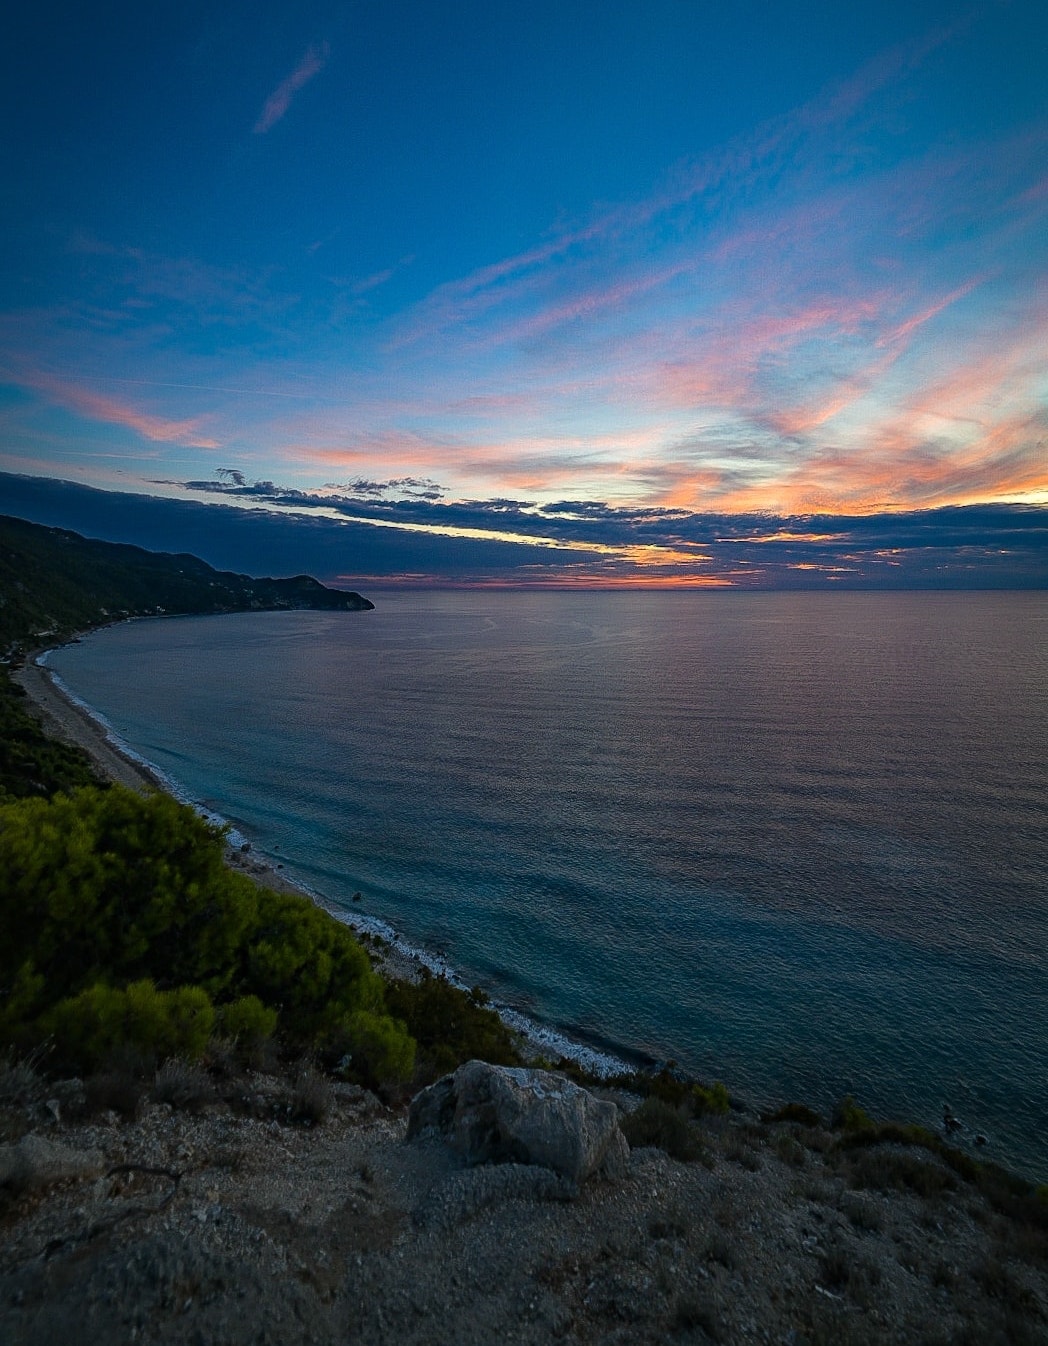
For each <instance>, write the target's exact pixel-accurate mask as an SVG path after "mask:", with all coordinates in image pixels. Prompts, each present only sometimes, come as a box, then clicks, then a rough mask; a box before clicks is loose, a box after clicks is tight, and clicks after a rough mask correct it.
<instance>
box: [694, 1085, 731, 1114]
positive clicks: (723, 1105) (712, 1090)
mask: <svg viewBox="0 0 1048 1346" xmlns="http://www.w3.org/2000/svg"><path fill="white" fill-rule="evenodd" d="M730 1108H731V1098H730V1096H729V1094H728V1090H727V1088H726V1087H725V1086H724V1085H723V1084H721V1082H720V1081H719V1080H717V1081H716V1083H714V1084H711V1085H710V1086H709V1087H708V1088H704V1087H703V1086H702V1085H701V1084H693V1085H692V1086H691V1109H692V1112H693V1113H694V1115H695V1116H696V1117H706V1116H713V1117H723V1116H724V1114H725V1113H727V1112H728V1111H729V1109H730Z"/></svg>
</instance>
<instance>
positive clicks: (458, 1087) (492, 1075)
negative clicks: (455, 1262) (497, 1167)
mask: <svg viewBox="0 0 1048 1346" xmlns="http://www.w3.org/2000/svg"><path fill="white" fill-rule="evenodd" d="M426 1136H440V1137H443V1138H444V1139H446V1140H447V1142H448V1143H449V1144H450V1145H451V1146H452V1147H453V1148H454V1149H455V1150H457V1151H458V1153H459V1154H461V1155H462V1157H463V1158H464V1159H465V1161H466V1162H467V1163H468V1164H484V1163H500V1162H501V1163H507V1162H508V1163H517V1164H538V1165H541V1166H542V1167H544V1168H550V1169H553V1171H554V1172H556V1173H560V1174H562V1175H563V1176H564V1177H565V1178H567V1179H568V1180H569V1181H571V1182H574V1183H580V1182H584V1181H585V1180H586V1179H587V1178H588V1177H590V1176H591V1175H592V1174H594V1173H598V1172H603V1173H605V1174H607V1175H609V1176H612V1177H615V1176H620V1175H621V1174H623V1173H624V1172H625V1170H626V1167H627V1164H628V1162H629V1146H628V1145H627V1143H626V1138H625V1136H624V1135H623V1134H622V1132H621V1131H620V1130H619V1114H618V1109H617V1108H616V1106H615V1104H614V1103H608V1102H604V1101H602V1100H601V1099H598V1098H594V1096H593V1095H592V1094H591V1093H589V1092H587V1090H585V1089H581V1088H580V1087H579V1086H578V1085H577V1084H573V1083H572V1082H571V1080H568V1079H565V1078H564V1076H563V1075H554V1074H552V1073H551V1072H550V1071H548V1070H523V1069H510V1068H509V1067H506V1066H491V1065H488V1064H487V1063H486V1062H484V1061H467V1062H466V1064H465V1065H463V1066H459V1068H458V1070H456V1071H455V1073H454V1074H453V1075H445V1076H444V1078H443V1079H441V1080H438V1081H437V1082H436V1084H433V1085H431V1086H430V1087H429V1088H428V1089H423V1090H422V1092H421V1093H419V1094H418V1095H416V1097H415V1099H414V1100H413V1101H412V1104H411V1110H410V1112H409V1113H408V1137H407V1138H408V1140H414V1139H416V1138H422V1137H426Z"/></svg>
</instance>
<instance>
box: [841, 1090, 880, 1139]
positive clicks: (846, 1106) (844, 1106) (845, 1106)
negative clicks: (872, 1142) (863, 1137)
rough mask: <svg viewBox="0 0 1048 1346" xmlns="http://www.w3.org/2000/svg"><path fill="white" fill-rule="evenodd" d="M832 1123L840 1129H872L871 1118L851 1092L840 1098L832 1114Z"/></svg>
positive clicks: (859, 1130)
mask: <svg viewBox="0 0 1048 1346" xmlns="http://www.w3.org/2000/svg"><path fill="white" fill-rule="evenodd" d="M833 1125H834V1126H835V1127H837V1128H839V1129H840V1130H842V1131H855V1132H862V1131H872V1130H873V1129H874V1123H873V1118H872V1117H871V1116H870V1115H869V1113H868V1112H865V1111H864V1110H863V1109H862V1108H860V1107H859V1105H858V1103H856V1101H855V1099H854V1098H852V1096H851V1094H848V1096H847V1097H846V1098H843V1099H841V1101H840V1103H838V1105H837V1109H836V1111H835V1112H834V1114H833Z"/></svg>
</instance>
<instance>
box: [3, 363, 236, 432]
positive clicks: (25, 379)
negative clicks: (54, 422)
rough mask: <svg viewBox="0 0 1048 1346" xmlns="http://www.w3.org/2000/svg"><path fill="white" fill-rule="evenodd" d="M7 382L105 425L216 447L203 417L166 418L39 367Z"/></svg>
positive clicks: (18, 373) (15, 373)
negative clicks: (203, 431)
mask: <svg viewBox="0 0 1048 1346" xmlns="http://www.w3.org/2000/svg"><path fill="white" fill-rule="evenodd" d="M5 381H7V382H10V383H13V384H14V385H15V386H17V387H21V388H23V389H26V390H28V391H32V392H34V393H38V394H39V395H40V396H42V397H44V398H46V399H47V401H48V402H50V403H51V404H52V405H54V406H59V407H63V408H65V409H66V410H67V411H73V412H75V413H76V414H77V415H79V416H86V417H88V418H89V419H90V420H93V421H101V422H102V423H104V424H106V425H117V426H121V427H123V428H124V429H127V430H133V431H135V433H136V434H138V435H141V436H142V438H143V439H148V440H150V441H152V442H153V443H159V444H179V445H182V446H184V447H188V448H195V449H217V448H218V447H219V443H218V441H217V440H215V439H212V438H211V437H210V436H207V435H204V434H202V433H201V430H202V426H203V418H202V417H199V416H196V417H188V418H176V419H172V418H168V417H165V416H158V415H154V414H152V413H150V412H147V411H142V410H141V409H140V408H138V407H136V406H133V405H132V404H130V403H128V402H122V401H118V400H117V399H116V398H113V397H107V396H105V395H104V394H102V393H98V392H96V391H95V390H94V389H92V388H89V387H87V386H85V385H83V384H79V383H74V382H71V381H69V380H67V379H62V378H59V377H57V376H55V375H53V374H49V373H46V372H44V371H40V370H18V371H12V372H11V373H9V374H8V375H7V376H6V380H5Z"/></svg>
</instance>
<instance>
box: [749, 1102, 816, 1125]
mask: <svg viewBox="0 0 1048 1346" xmlns="http://www.w3.org/2000/svg"><path fill="white" fill-rule="evenodd" d="M761 1121H762V1122H796V1123H797V1124H798V1125H799V1126H810V1127H816V1126H822V1118H821V1117H820V1116H819V1114H818V1113H817V1112H816V1111H815V1110H814V1109H813V1108H809V1107H807V1106H806V1105H805V1104H804V1103H787V1104H785V1106H784V1107H781V1108H779V1109H778V1110H777V1111H776V1112H762V1113H761Z"/></svg>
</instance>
